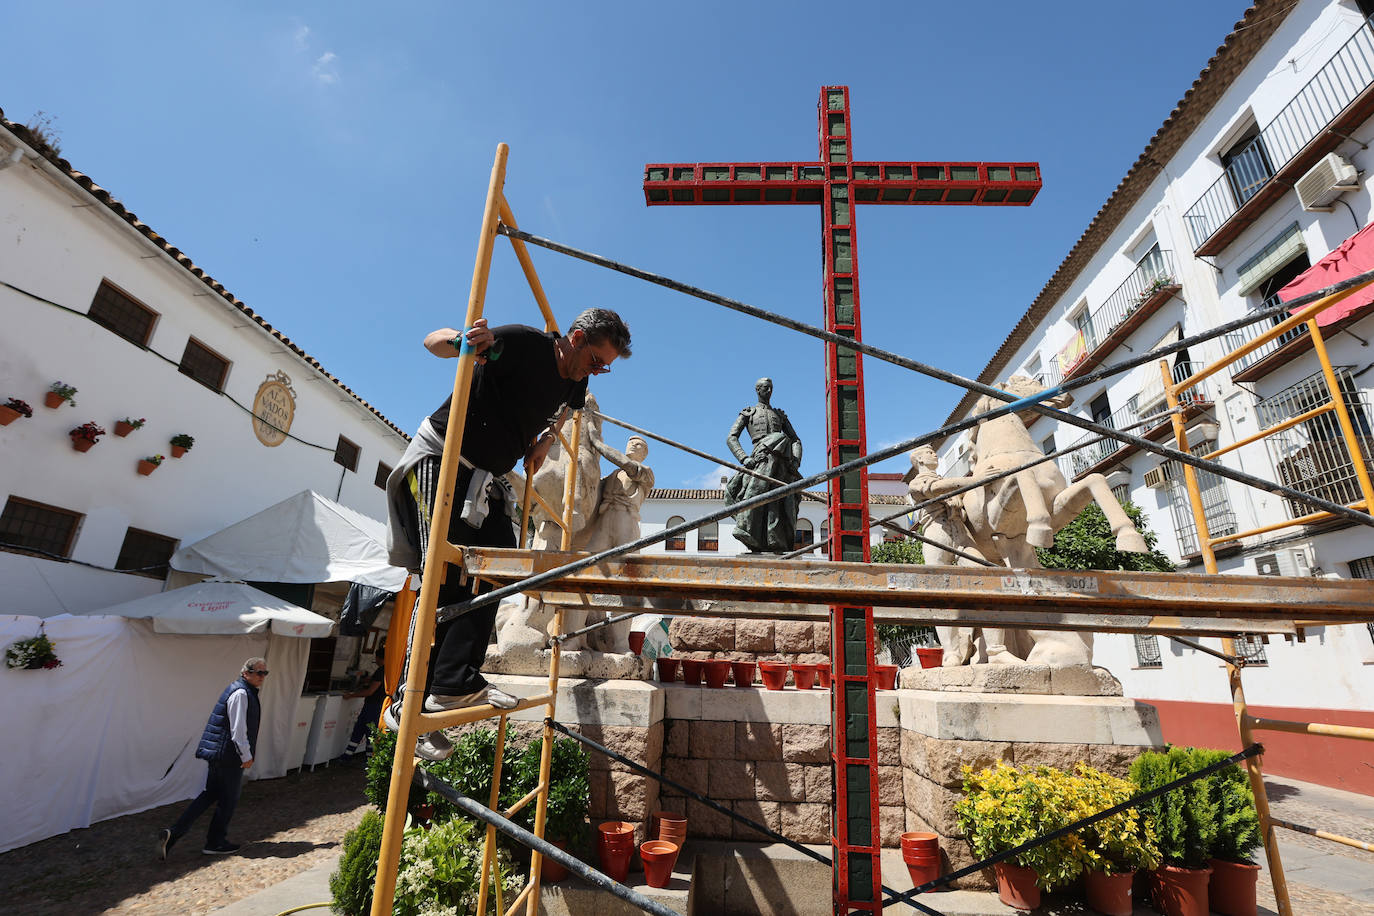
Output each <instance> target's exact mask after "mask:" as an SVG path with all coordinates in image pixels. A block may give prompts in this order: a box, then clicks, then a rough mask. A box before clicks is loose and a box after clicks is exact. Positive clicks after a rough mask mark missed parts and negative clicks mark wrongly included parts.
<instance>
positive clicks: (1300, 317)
mask: <svg viewBox="0 0 1374 916" xmlns="http://www.w3.org/2000/svg"><path fill="white" fill-rule="evenodd" d="M1369 282H1374V281H1369ZM1368 285H1369V283H1368V282H1366V283H1362V284H1360V285H1358V286H1353V287H1351V288H1349V289H1346V290H1343V291H1341V292H1339V293H1334V294H1332V295H1330V296H1326V297H1324V298H1322V299H1318V300H1317V301H1316V302H1313V303H1312V304H1310V305H1308V306H1305V307H1304V308H1302V309H1300V310H1299V311H1298V312H1296V313H1295V314H1293V315H1291V316H1290V317H1288V318H1286V319H1284V320H1283V321H1281V322H1279V323H1278V324H1276V325H1274V327H1272V328H1270V329H1269V330H1268V331H1266V332H1264V333H1263V334H1261V335H1259V336H1258V337H1256V338H1255V339H1254V340H1251V341H1250V342H1248V343H1246V344H1245V345H1244V346H1241V347H1237V348H1236V349H1234V350H1232V351H1231V352H1229V353H1227V354H1226V355H1225V356H1223V357H1221V359H1219V360H1217V361H1216V362H1214V363H1211V364H1209V365H1207V366H1205V367H1203V368H1202V369H1201V370H1199V371H1198V372H1195V373H1193V374H1192V375H1190V376H1188V377H1187V378H1185V379H1183V380H1181V381H1179V382H1174V381H1173V377H1172V375H1171V373H1170V372H1169V363H1168V361H1167V360H1160V362H1159V370H1160V373H1161V374H1162V375H1163V377H1164V395H1165V400H1166V402H1167V403H1168V406H1169V409H1170V411H1171V413H1172V422H1173V431H1174V439H1175V440H1176V441H1177V444H1178V450H1179V451H1181V452H1188V451H1189V448H1188V432H1187V429H1186V425H1185V422H1184V419H1183V414H1182V411H1180V410H1179V405H1180V403H1181V399H1180V397H1179V396H1180V394H1181V393H1182V392H1184V391H1187V390H1188V389H1190V388H1192V387H1194V386H1196V385H1197V384H1198V383H1199V382H1201V381H1203V380H1204V379H1207V378H1209V377H1211V376H1213V375H1215V374H1217V373H1218V372H1220V371H1222V370H1223V369H1225V368H1226V367H1227V366H1229V365H1231V364H1232V363H1234V362H1236V361H1237V360H1239V359H1242V358H1243V357H1245V356H1247V355H1248V354H1250V353H1252V352H1254V351H1255V350H1258V349H1259V348H1260V347H1262V346H1264V345H1265V344H1266V343H1268V342H1269V341H1271V340H1274V339H1275V338H1277V337H1279V336H1281V335H1282V334H1285V333H1287V332H1288V331H1290V330H1292V329H1293V328H1296V327H1298V326H1299V325H1302V324H1306V325H1307V331H1308V333H1309V334H1310V335H1311V338H1312V348H1313V350H1314V351H1315V352H1316V354H1317V360H1318V362H1320V364H1321V371H1322V377H1323V378H1324V379H1325V380H1326V389H1327V395H1328V397H1329V398H1330V400H1329V402H1328V403H1326V404H1322V405H1319V406H1318V407H1315V408H1313V409H1311V410H1308V411H1305V412H1303V413H1301V414H1298V415H1297V416H1295V417H1290V418H1289V419H1287V420H1284V421H1283V422H1281V423H1276V424H1274V425H1273V426H1270V427H1268V428H1266V429H1263V430H1260V431H1259V432H1257V433H1255V434H1254V435H1251V436H1246V437H1245V438H1243V439H1241V440H1239V441H1237V442H1233V443H1231V444H1230V445H1228V446H1226V447H1225V448H1219V449H1216V450H1215V451H1212V452H1209V453H1208V454H1206V455H1202V456H1200V457H1202V458H1204V459H1206V460H1209V461H1214V460H1216V459H1217V458H1220V457H1221V456H1222V455H1225V454H1227V453H1228V452H1232V451H1235V450H1236V449H1239V448H1241V447H1242V446H1245V445H1249V444H1251V443H1253V442H1258V441H1259V440H1261V439H1263V438H1265V437H1267V436H1272V435H1274V434H1275V433H1279V432H1282V431H1284V430H1286V429H1289V428H1291V427H1293V426H1296V425H1298V424H1299V423H1302V422H1305V421H1307V420H1311V419H1313V418H1315V417H1318V416H1322V415H1325V414H1328V413H1334V414H1335V415H1336V421H1337V423H1338V425H1339V426H1340V429H1341V436H1342V438H1343V439H1344V441H1345V446H1346V450H1347V453H1348V454H1349V455H1350V460H1351V462H1352V463H1353V464H1354V466H1355V476H1356V479H1357V480H1358V481H1359V486H1360V493H1361V496H1362V498H1361V499H1359V500H1356V501H1355V502H1353V503H1351V504H1350V505H1349V506H1347V508H1350V509H1362V510H1364V511H1366V512H1368V511H1369V508H1370V507H1371V506H1374V486H1371V483H1370V477H1369V470H1368V469H1367V468H1366V467H1365V459H1364V454H1363V452H1362V451H1361V450H1360V444H1359V441H1358V439H1357V437H1356V436H1355V428H1354V425H1353V424H1352V423H1351V421H1350V411H1349V410H1348V408H1347V407H1346V403H1345V395H1344V393H1343V392H1342V391H1341V388H1340V385H1339V384H1338V382H1337V380H1336V373H1335V370H1334V369H1332V367H1331V359H1330V357H1329V356H1328V355H1327V351H1326V340H1325V339H1324V338H1323V337H1322V332H1321V328H1320V327H1319V326H1318V324H1317V315H1318V314H1320V313H1321V312H1322V311H1324V310H1325V309H1327V308H1329V307H1331V306H1332V305H1334V304H1335V303H1337V302H1339V301H1340V300H1342V299H1344V298H1345V297H1347V296H1349V295H1351V294H1352V293H1354V292H1355V291H1356V290H1360V289H1363V288H1364V287H1365V286H1368ZM1183 480H1184V484H1185V486H1186V488H1187V490H1188V502H1189V506H1190V508H1191V509H1192V513H1193V521H1194V524H1196V526H1197V534H1198V545H1199V547H1200V549H1201V552H1202V562H1203V567H1204V568H1205V569H1206V571H1207V572H1209V573H1212V574H1215V573H1217V571H1218V570H1217V556H1216V545H1218V544H1223V543H1227V542H1230V541H1238V540H1241V539H1243V538H1247V537H1252V536H1254V535H1259V534H1266V533H1268V532H1270V531H1277V530H1279V529H1282V528H1292V527H1296V526H1302V525H1310V524H1313V523H1316V522H1320V521H1325V520H1327V519H1331V518H1335V517H1336V516H1335V515H1334V514H1332V513H1330V512H1325V511H1321V512H1311V513H1308V514H1307V515H1303V516H1300V517H1298V518H1294V519H1290V520H1288V521H1285V522H1276V523H1273V524H1269V525H1261V526H1259V527H1257V528H1251V529H1249V530H1248V531H1240V532H1236V533H1234V534H1225V535H1219V536H1216V537H1213V536H1212V535H1211V533H1210V531H1209V530H1208V528H1207V516H1206V512H1205V510H1204V508H1203V504H1202V491H1201V489H1200V488H1199V486H1198V480H1197V470H1196V469H1195V468H1194V467H1193V466H1192V465H1188V464H1185V465H1183ZM1221 651H1222V653H1223V654H1224V655H1226V656H1227V661H1226V677H1227V681H1228V683H1229V685H1230V689H1231V704H1232V706H1233V708H1234V709H1235V715H1236V727H1237V729H1238V730H1239V732H1240V741H1241V745H1242V746H1243V747H1249V746H1250V745H1251V744H1253V743H1254V733H1255V732H1256V731H1278V732H1289V733H1295V734H1308V735H1326V736H1330V737H1339V738H1353V739H1355V740H1358V741H1374V728H1360V727H1356V726H1348V725H1330V724H1325V723H1320V722H1286V721H1281V720H1277V719H1265V718H1261V717H1258V716H1253V715H1251V714H1250V710H1249V707H1248V706H1247V705H1246V701H1245V689H1244V687H1243V686H1242V684H1241V667H1242V665H1241V664H1238V661H1240V660H1239V659H1238V657H1237V654H1236V641H1235V639H1234V638H1232V637H1225V638H1223V639H1222V641H1221ZM1261 766H1262V757H1261V756H1256V757H1251V758H1249V759H1248V760H1246V762H1245V768H1246V772H1247V773H1248V775H1249V777H1250V787H1251V788H1252V789H1253V790H1254V794H1255V811H1256V813H1257V814H1258V816H1259V824H1260V836H1261V839H1262V840H1263V842H1264V854H1265V858H1266V860H1267V861H1268V864H1269V876H1270V880H1271V881H1272V882H1273V886H1274V899H1275V901H1276V902H1277V904H1278V907H1279V914H1280V916H1292V913H1293V905H1292V903H1291V902H1290V900H1289V896H1288V880H1287V878H1286V877H1285V875H1284V871H1283V861H1282V860H1281V858H1280V857H1279V850H1278V844H1277V843H1275V841H1274V828H1275V827H1285V828H1288V829H1290V830H1296V831H1299V832H1302V833H1308V834H1311V835H1313V836H1317V837H1321V838H1323V839H1327V840H1331V841H1333V842H1337V843H1342V844H1345V845H1347V846H1353V847H1355V848H1357V849H1366V850H1370V851H1374V847H1372V846H1371V845H1370V844H1368V843H1363V842H1361V841H1359V840H1354V839H1351V838H1350V837H1344V836H1340V835H1338V834H1333V833H1327V832H1325V831H1321V830H1316V829H1313V828H1311V827H1305V826H1303V825H1300V824H1293V823H1290V822H1288V821H1285V820H1282V819H1279V818H1276V817H1274V816H1273V815H1272V814H1271V813H1270V811H1269V797H1268V795H1267V794H1266V792H1265V788H1264V773H1263V771H1262V769H1261Z"/></svg>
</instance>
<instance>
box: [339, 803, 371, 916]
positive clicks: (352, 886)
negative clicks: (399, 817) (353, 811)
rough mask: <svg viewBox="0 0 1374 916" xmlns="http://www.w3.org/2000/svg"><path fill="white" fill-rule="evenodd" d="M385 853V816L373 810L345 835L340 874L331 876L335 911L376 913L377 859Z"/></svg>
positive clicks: (355, 915)
mask: <svg viewBox="0 0 1374 916" xmlns="http://www.w3.org/2000/svg"><path fill="white" fill-rule="evenodd" d="M381 850H382V816H381V815H380V814H378V813H377V811H376V810H375V809H374V810H370V811H368V812H367V813H365V814H364V815H363V819H362V821H360V822H359V823H358V826H357V827H354V828H353V829H352V830H350V831H348V833H347V834H345V835H344V841H343V855H342V857H341V858H340V859H339V870H338V871H336V872H334V874H332V875H330V876H329V892H330V893H331V894H332V895H333V897H334V901H333V905H332V907H331V908H332V909H333V911H334V912H335V913H339V914H341V916H366V914H367V913H369V912H371V910H372V888H373V886H374V885H375V884H376V883H377V856H378V854H379V853H380V852H381Z"/></svg>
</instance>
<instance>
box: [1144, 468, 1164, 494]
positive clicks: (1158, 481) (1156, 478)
mask: <svg viewBox="0 0 1374 916" xmlns="http://www.w3.org/2000/svg"><path fill="white" fill-rule="evenodd" d="M1145 486H1147V487H1149V488H1150V489H1152V490H1164V489H1167V488H1168V486H1169V475H1168V473H1167V472H1166V471H1165V470H1164V465H1162V464H1161V465H1160V466H1159V467H1157V468H1150V469H1149V470H1148V471H1146V472H1145Z"/></svg>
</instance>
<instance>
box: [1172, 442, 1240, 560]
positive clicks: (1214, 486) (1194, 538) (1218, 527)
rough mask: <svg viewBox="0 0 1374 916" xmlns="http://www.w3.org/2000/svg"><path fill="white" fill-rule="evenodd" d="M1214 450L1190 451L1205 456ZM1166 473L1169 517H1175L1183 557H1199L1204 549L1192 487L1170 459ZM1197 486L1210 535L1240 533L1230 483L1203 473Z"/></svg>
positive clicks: (1202, 445)
mask: <svg viewBox="0 0 1374 916" xmlns="http://www.w3.org/2000/svg"><path fill="white" fill-rule="evenodd" d="M1212 448H1213V445H1212V443H1199V444H1197V445H1194V446H1192V448H1191V449H1190V451H1191V452H1192V453H1193V454H1194V455H1198V456H1203V455H1206V454H1207V453H1208V452H1210V451H1211V450H1212ZM1163 470H1164V479H1165V481H1166V485H1165V486H1166V489H1167V491H1168V493H1169V514H1170V516H1171V517H1172V518H1173V522H1174V533H1175V535H1176V536H1177V537H1178V552H1179V556H1182V557H1195V556H1197V555H1198V554H1200V553H1201V551H1202V548H1201V546H1200V545H1199V543H1198V532H1197V522H1196V520H1195V519H1194V518H1193V509H1192V504H1191V503H1190V502H1189V499H1188V488H1187V487H1186V486H1185V485H1184V483H1183V465H1182V464H1180V463H1179V462H1177V461H1175V460H1173V459H1170V460H1169V461H1166V462H1164V464H1163ZM1197 485H1198V496H1199V497H1200V498H1201V500H1202V516H1203V518H1205V519H1206V520H1207V535H1208V536H1209V537H1221V536H1223V535H1227V534H1235V533H1236V532H1237V531H1239V530H1240V525H1239V521H1238V519H1237V518H1236V513H1235V512H1234V511H1232V509H1231V499H1230V497H1229V496H1228V495H1227V491H1226V480H1225V479H1224V478H1222V477H1219V476H1217V475H1216V474H1213V473H1212V472H1211V471H1203V470H1199V471H1198V472H1197ZM1236 546H1239V545H1236Z"/></svg>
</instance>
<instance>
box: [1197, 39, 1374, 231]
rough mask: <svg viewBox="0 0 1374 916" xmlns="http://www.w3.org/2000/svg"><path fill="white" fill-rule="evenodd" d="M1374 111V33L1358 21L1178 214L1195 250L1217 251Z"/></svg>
mask: <svg viewBox="0 0 1374 916" xmlns="http://www.w3.org/2000/svg"><path fill="white" fill-rule="evenodd" d="M1371 114H1374V31H1372V30H1371V28H1370V27H1369V25H1368V24H1367V23H1364V24H1361V25H1360V27H1359V29H1358V30H1357V31H1356V32H1355V34H1354V35H1352V36H1350V39H1349V40H1348V41H1346V43H1345V44H1344V45H1342V46H1341V48H1340V50H1339V51H1337V52H1336V53H1335V54H1334V55H1332V57H1331V59H1330V60H1328V61H1327V62H1326V64H1325V65H1323V66H1322V68H1321V70H1319V71H1317V74H1316V75H1315V76H1313V77H1312V79H1310V80H1308V82H1307V84H1306V85H1305V86H1303V88H1302V89H1301V90H1299V91H1298V93H1297V94H1296V95H1295V96H1293V98H1292V99H1291V100H1290V101H1289V102H1288V104H1287V105H1285V106H1284V108H1283V110H1282V111H1280V112H1279V113H1278V114H1277V115H1275V116H1274V118H1273V120H1271V121H1270V122H1269V123H1268V124H1267V125H1265V127H1264V129H1262V130H1261V131H1260V132H1259V134H1258V136H1256V137H1255V139H1254V140H1252V141H1251V142H1250V143H1249V144H1248V145H1247V146H1245V147H1244V148H1243V149H1241V150H1239V151H1237V152H1236V153H1234V154H1233V155H1232V156H1230V157H1229V161H1228V162H1227V163H1226V167H1225V169H1224V171H1223V172H1222V174H1221V177H1219V178H1218V179H1217V180H1216V181H1215V182H1213V183H1212V186H1211V187H1209V188H1208V189H1207V190H1206V191H1205V192H1204V193H1203V194H1202V196H1201V197H1199V198H1198V199H1197V201H1196V202H1195V203H1194V204H1193V205H1192V207H1190V208H1189V209H1188V212H1187V213H1185V214H1184V216H1183V221H1184V223H1185V224H1186V225H1187V227H1188V235H1189V237H1190V239H1191V241H1192V243H1193V248H1194V253H1195V254H1197V255H1199V256H1206V255H1214V254H1219V253H1220V252H1221V251H1222V250H1223V249H1224V248H1225V247H1226V246H1227V245H1229V244H1230V243H1231V242H1232V241H1233V240H1234V239H1235V238H1236V236H1238V235H1239V234H1240V233H1241V232H1242V231H1243V230H1244V229H1245V227H1246V226H1248V225H1250V224H1251V223H1253V222H1254V221H1255V220H1256V219H1257V218H1258V217H1259V216H1260V214H1262V213H1263V212H1264V211H1265V210H1266V209H1267V208H1268V207H1269V206H1270V205H1271V204H1272V203H1274V201H1276V200H1278V199H1279V198H1280V197H1282V196H1283V195H1284V194H1285V193H1287V191H1288V189H1289V188H1290V187H1292V185H1293V183H1294V182H1295V181H1297V179H1298V178H1300V177H1302V175H1303V174H1304V173H1305V172H1306V171H1307V170H1308V169H1310V168H1312V166H1313V165H1315V164H1316V163H1317V160H1319V159H1320V158H1321V157H1322V156H1324V155H1326V154H1327V153H1329V152H1331V151H1332V150H1334V149H1335V148H1336V147H1337V146H1338V145H1339V144H1340V143H1341V142H1342V139H1343V137H1342V135H1343V134H1344V135H1348V134H1349V133H1350V131H1351V129H1352V128H1354V127H1356V126H1358V125H1359V124H1360V123H1362V122H1363V121H1364V120H1365V119H1367V118H1368V117H1369V116H1370V115H1371Z"/></svg>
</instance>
